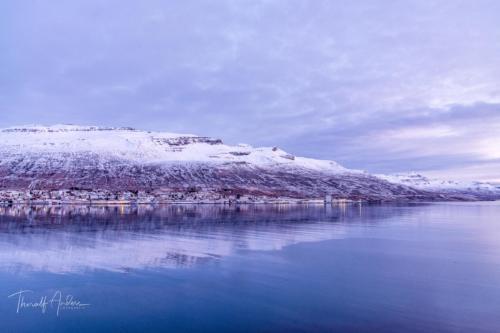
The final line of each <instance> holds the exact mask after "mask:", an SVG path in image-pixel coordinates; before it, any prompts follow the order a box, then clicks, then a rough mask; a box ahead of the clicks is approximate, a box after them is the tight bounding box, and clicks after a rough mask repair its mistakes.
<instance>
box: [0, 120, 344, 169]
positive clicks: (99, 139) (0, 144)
mask: <svg viewBox="0 0 500 333" xmlns="http://www.w3.org/2000/svg"><path fill="white" fill-rule="evenodd" d="M0 152H2V153H7V154H12V155H13V156H15V155H18V154H28V155H29V154H51V155H54V154H60V153H64V154H86V153H95V154H99V155H101V156H103V157H105V158H110V159H123V160H127V161H130V162H133V163H142V164H159V163H168V162H180V161H182V162H194V163H198V162H205V163H215V164H223V163H249V164H252V165H258V166H266V167H276V166H278V167H286V168H307V169H310V170H317V171H323V172H344V171H347V170H346V169H345V168H343V167H342V166H340V165H339V164H337V163H335V162H333V161H324V160H315V159H310V158H304V157H295V156H293V155H290V154H288V153H286V152H285V151H283V150H281V149H278V148H276V147H265V148H253V147H251V146H249V145H243V144H242V145H238V146H228V145H225V144H223V143H222V141H221V140H219V139H213V138H209V137H200V136H195V135H192V134H175V133H163V132H145V131H138V130H135V129H132V128H109V127H95V126H74V125H55V126H49V127H45V126H36V125H32V126H23V127H13V128H7V129H3V130H0Z"/></svg>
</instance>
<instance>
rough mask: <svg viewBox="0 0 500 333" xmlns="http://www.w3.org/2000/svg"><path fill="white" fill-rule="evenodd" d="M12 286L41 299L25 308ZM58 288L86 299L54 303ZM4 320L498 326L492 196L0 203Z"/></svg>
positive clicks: (96, 327)
mask: <svg viewBox="0 0 500 333" xmlns="http://www.w3.org/2000/svg"><path fill="white" fill-rule="evenodd" d="M19 291H26V292H24V293H23V294H22V295H24V300H23V301H24V302H25V303H26V304H27V303H34V302H38V301H40V300H41V299H43V298H44V297H45V298H46V300H47V302H48V304H47V305H46V307H45V309H44V310H43V309H42V308H41V307H33V306H31V307H30V306H25V307H21V308H19V309H18V305H19V297H17V296H15V295H14V296H11V297H9V296H10V295H12V294H15V293H16V292H19ZM54 295H61V296H62V297H63V299H65V298H66V297H68V295H71V296H72V297H73V301H75V302H78V301H79V302H80V304H79V305H78V304H76V305H75V304H73V305H72V306H70V305H67V306H64V305H63V306H61V307H60V308H59V312H57V305H58V304H59V303H58V302H57V297H56V298H55V299H54ZM71 296H70V297H71ZM50 300H53V301H52V302H50ZM86 304H88V305H86ZM0 319H1V329H0V330H1V332H16V333H18V332H19V333H22V332H217V333H220V332H273V333H275V332H499V331H500V203H497V202H489V203H487V202H486V203H433V204H404V205H403V204H387V205H364V204H345V205H344V204H342V205H334V206H300V205H282V206H280V205H255V206H239V207H238V206H215V205H214V206H209V205H193V206H181V205H179V206H177V205H171V206H158V207H152V206H140V207H128V206H122V207H83V206H79V207H70V206H67V207H3V208H0Z"/></svg>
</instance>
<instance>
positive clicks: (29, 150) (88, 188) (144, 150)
mask: <svg viewBox="0 0 500 333" xmlns="http://www.w3.org/2000/svg"><path fill="white" fill-rule="evenodd" d="M420 185H421V184H420V183H418V182H410V181H406V182H405V181H402V180H401V178H394V177H392V178H391V176H386V175H370V174H368V173H366V172H363V171H359V170H351V169H347V168H345V167H343V166H341V165H340V164H338V163H337V162H335V161H329V160H317V159H312V158H305V157H299V156H295V155H292V154H290V153H288V152H286V151H283V150H282V149H279V148H278V147H257V148H254V147H252V146H250V145H245V144H240V145H234V146H231V145H226V144H224V143H223V141H222V140H220V139H217V138H211V137H206V136H197V135H193V134H177V133H169V132H154V131H141V130H137V129H134V128H131V127H99V126H77V125H53V126H41V125H28V126H17V127H10V128H6V129H1V130H0V201H2V200H3V201H4V202H5V201H6V202H17V201H20V202H24V201H36V200H38V201H41V202H43V201H51V200H52V201H56V202H64V201H67V202H73V201H78V202H80V201H81V202H86V201H92V198H94V201H103V202H106V201H117V202H131V201H135V202H139V201H141V202H142V201H144V202H180V201H193V202H230V201H231V202H234V201H243V202H257V201H259V202H260V201H269V200H285V201H286V200H287V199H290V200H323V199H324V198H325V197H328V198H330V197H331V198H333V199H342V200H368V201H397V200H419V201H422V200H431V201H432V200H484V199H487V200H491V199H495V198H497V195H498V194H500V189H499V190H498V193H497V189H490V190H488V191H485V190H483V189H476V190H472V189H464V190H463V191H462V190H460V189H459V188H454V190H453V191H449V190H448V189H441V188H430V187H425V186H420ZM140 193H141V194H142V199H141V198H140V196H141V195H140ZM498 197H500V195H499V196H498ZM2 198H3V199H2Z"/></svg>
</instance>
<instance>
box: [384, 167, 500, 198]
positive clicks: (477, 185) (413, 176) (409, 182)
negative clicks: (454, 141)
mask: <svg viewBox="0 0 500 333" xmlns="http://www.w3.org/2000/svg"><path fill="white" fill-rule="evenodd" d="M377 177H379V178H381V179H384V180H387V181H388V182H391V183H394V184H402V185H405V186H410V187H413V188H417V189H421V190H426V191H433V192H445V193H469V194H474V193H475V194H482V195H486V196H487V195H491V196H500V186H499V185H495V184H490V183H483V182H464V181H454V180H442V179H432V178H428V177H426V176H424V175H421V174H419V173H415V172H410V173H406V174H394V175H377Z"/></svg>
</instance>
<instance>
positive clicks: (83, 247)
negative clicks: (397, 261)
mask: <svg viewBox="0 0 500 333" xmlns="http://www.w3.org/2000/svg"><path fill="white" fill-rule="evenodd" d="M404 212H405V211H404V210H401V209H397V210H395V209H392V208H391V207H378V208H377V209H372V207H370V206H361V205H359V204H353V205H345V204H344V205H341V206H309V207H308V206H293V205H272V206H259V205H254V206H252V205H249V206H236V207H235V206H203V205H192V206H190V205H170V206H156V207H154V206H116V207H103V206H96V207H87V206H62V207H47V206H45V207H43V206H38V207H36V206H35V207H27V206H14V207H0V269H1V270H4V271H11V272H26V271H44V272H51V273H61V274H65V273H84V272H87V271H89V270H108V271H115V272H125V271H129V270H133V269H155V268H174V267H188V266H192V265H194V264H196V263H199V262H202V261H205V260H211V259H214V258H219V257H223V256H227V255H231V254H234V253H235V252H237V251H241V250H276V249H281V248H283V247H285V246H287V245H291V244H296V243H300V242H309V241H320V240H326V239H334V238H341V237H344V234H345V228H346V226H347V225H351V226H352V224H355V223H361V222H360V221H367V220H369V221H370V223H376V221H379V220H380V219H384V218H386V217H390V216H393V215H394V214H404ZM366 217H370V218H369V219H366ZM362 218H363V219H362ZM363 223H365V222H363ZM365 226H366V225H365ZM368 226H369V225H368Z"/></svg>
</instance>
